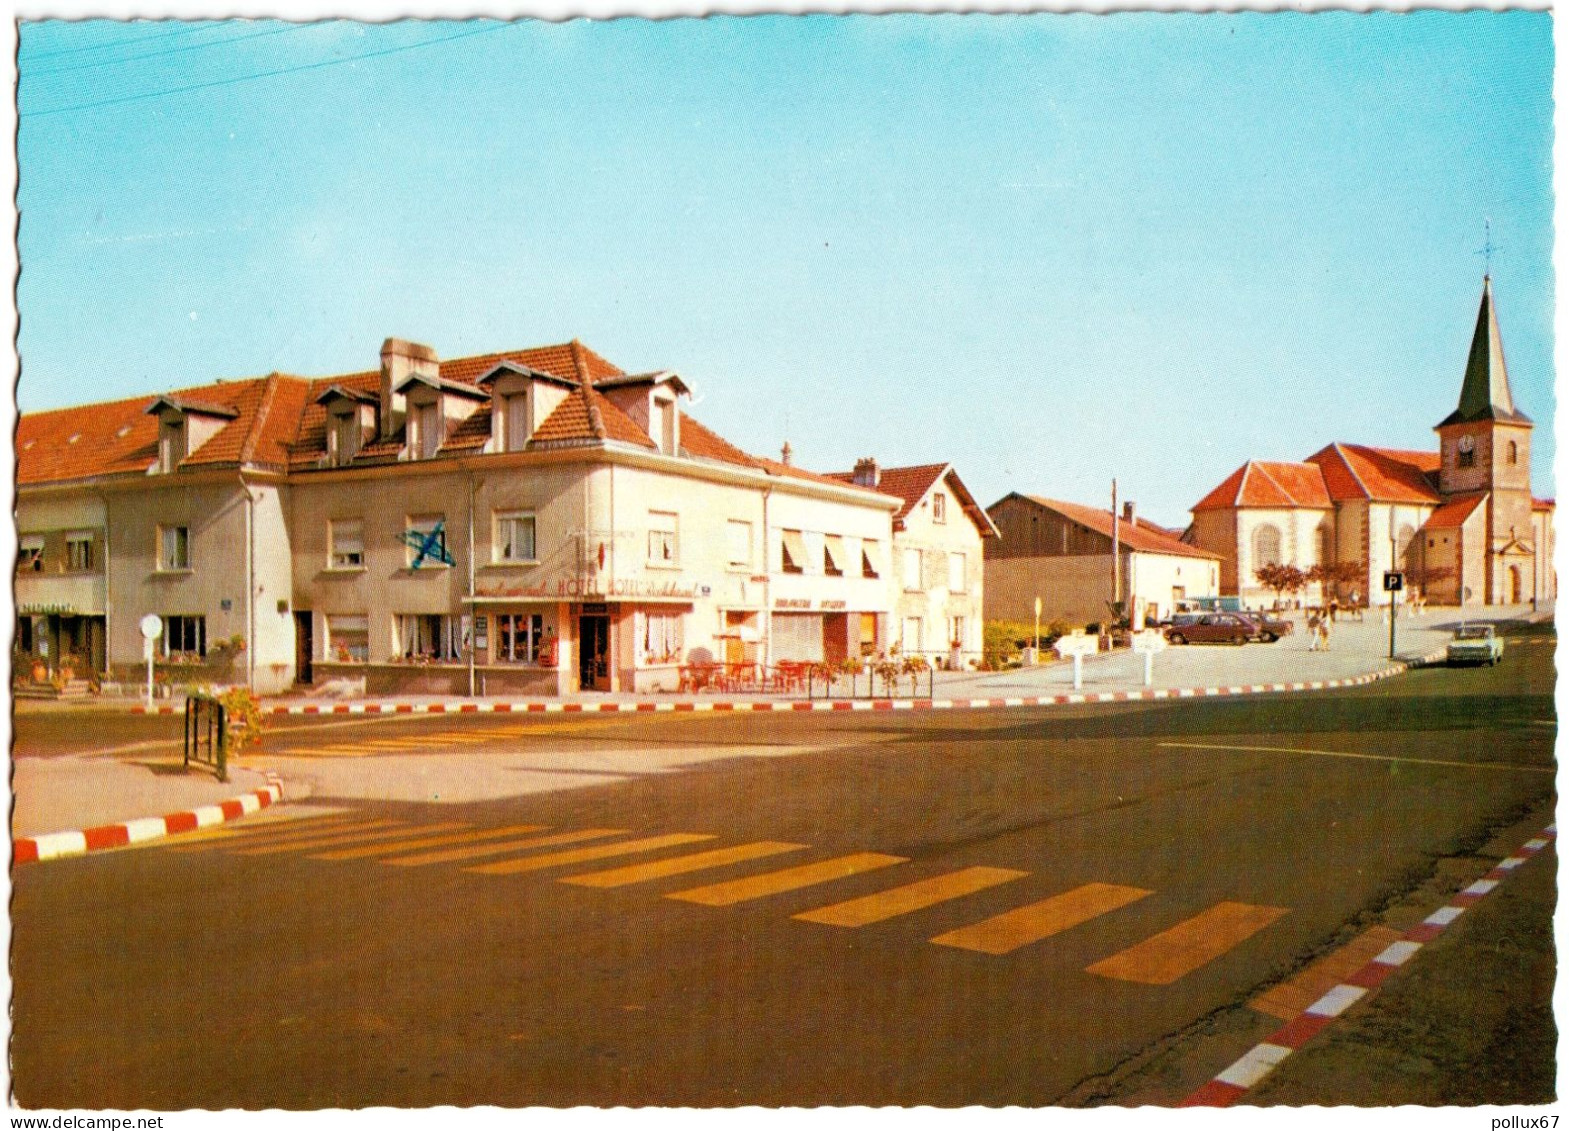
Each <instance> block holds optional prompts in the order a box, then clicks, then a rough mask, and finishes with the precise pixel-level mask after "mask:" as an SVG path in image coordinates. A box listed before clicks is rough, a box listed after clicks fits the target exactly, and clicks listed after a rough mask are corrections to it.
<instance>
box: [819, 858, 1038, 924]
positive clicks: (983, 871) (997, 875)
mask: <svg viewBox="0 0 1569 1131" xmlns="http://www.w3.org/2000/svg"><path fill="white" fill-rule="evenodd" d="M1027 875H1029V873H1028V872H1016V871H1014V870H1013V869H1011V868H964V869H962V870H960V871H958V872H949V873H948V874H947V875H945V876H933V877H932V878H931V879H928V880H917V881H916V882H915V883H913V884H906V885H905V886H904V887H899V888H892V889H890V890H889V891H882V892H878V893H877V894H876V895H866V896H862V897H861V898H860V899H851V900H846V901H845V902H844V903H834V904H830V905H829V906H827V907H819V908H817V909H815V910H813V911H803V912H801V913H800V914H799V915H795V916H792V918H795V919H804V920H806V921H807V922H808V923H827V924H828V925H830V926H833V927H864V926H866V925H867V924H868V923H880V922H882V921H883V920H884V919H892V918H893V917H894V916H896V915H908V914H910V913H911V912H913V911H921V910H924V909H925V908H928V907H931V906H933V905H935V904H938V903H945V902H947V901H948V900H950V899H958V898H959V897H961V896H965V895H971V894H973V893H975V892H978V891H984V890H986V889H987V888H989V887H996V886H997V885H998V884H1005V883H1007V882H1008V881H1010V880H1017V879H1022V878H1023V877H1025V876H1027Z"/></svg>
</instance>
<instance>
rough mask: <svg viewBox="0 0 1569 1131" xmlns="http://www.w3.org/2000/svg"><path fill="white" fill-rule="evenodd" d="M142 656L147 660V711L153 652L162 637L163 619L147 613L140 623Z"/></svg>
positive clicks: (151, 705) (151, 683)
mask: <svg viewBox="0 0 1569 1131" xmlns="http://www.w3.org/2000/svg"><path fill="white" fill-rule="evenodd" d="M141 630H142V656H143V657H144V658H145V659H146V660H147V709H148V710H149V711H150V710H152V708H153V652H154V650H155V643H156V641H157V640H158V638H159V637H160V636H162V635H163V618H162V617H160V616H158V615H157V614H156V613H148V614H147V615H146V616H145V617H143V618H142V621H141Z"/></svg>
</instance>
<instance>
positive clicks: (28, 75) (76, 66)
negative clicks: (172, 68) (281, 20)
mask: <svg viewBox="0 0 1569 1131" xmlns="http://www.w3.org/2000/svg"><path fill="white" fill-rule="evenodd" d="M313 26H315V25H313V24H288V25H286V26H284V27H275V28H268V29H267V30H266V31H253V32H251V33H250V34H249V35H234V36H230V37H229V38H228V39H213V40H209V41H208V42H206V43H187V44H186V45H185V46H183V47H166V48H164V49H163V50H162V51H147V52H144V53H143V54H141V55H127V56H126V57H125V58H123V59H99V60H97V61H95V62H92V63H72V64H71V65H70V66H66V67H51V68H49V69H47V70H42V71H33V70H29V69H28V68H27V66H26V65H25V64H23V66H22V67H21V78H22V81H24V82H25V81H26V80H28V79H37V78H43V77H44V76H45V75H59V74H64V73H65V72H66V71H84V70H88V69H90V68H92V67H112V66H116V65H118V64H120V63H134V62H136V61H137V60H139V59H156V58H157V57H158V56H160V55H177V54H179V53H180V52H182V51H200V50H202V49H203V48H206V47H223V46H224V45H226V44H230V43H243V42H244V41H245V40H247V39H261V38H262V37H263V36H268V35H282V34H284V33H285V32H290V31H301V30H303V29H305V28H308V27H313Z"/></svg>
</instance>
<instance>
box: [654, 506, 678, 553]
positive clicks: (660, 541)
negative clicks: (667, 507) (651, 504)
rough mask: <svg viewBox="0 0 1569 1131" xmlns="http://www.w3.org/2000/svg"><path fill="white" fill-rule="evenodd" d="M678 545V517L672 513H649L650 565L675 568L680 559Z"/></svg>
mask: <svg viewBox="0 0 1569 1131" xmlns="http://www.w3.org/2000/svg"><path fill="white" fill-rule="evenodd" d="M678 549H679V547H678V546H677V544H676V516H675V515H674V514H672V513H671V512H670V511H649V512H648V564H649V565H652V566H674V565H675V564H676V563H677V561H679V558H678V557H677V551H678Z"/></svg>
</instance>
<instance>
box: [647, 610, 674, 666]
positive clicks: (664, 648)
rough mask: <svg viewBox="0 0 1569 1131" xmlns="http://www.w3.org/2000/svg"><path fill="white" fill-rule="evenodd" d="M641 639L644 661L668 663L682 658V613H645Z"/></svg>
mask: <svg viewBox="0 0 1569 1131" xmlns="http://www.w3.org/2000/svg"><path fill="white" fill-rule="evenodd" d="M642 617H643V632H642V639H641V641H640V643H641V645H642V652H643V662H644V663H648V664H668V663H673V662H675V661H676V660H679V659H680V658H681V614H680V613H644V614H642Z"/></svg>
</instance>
